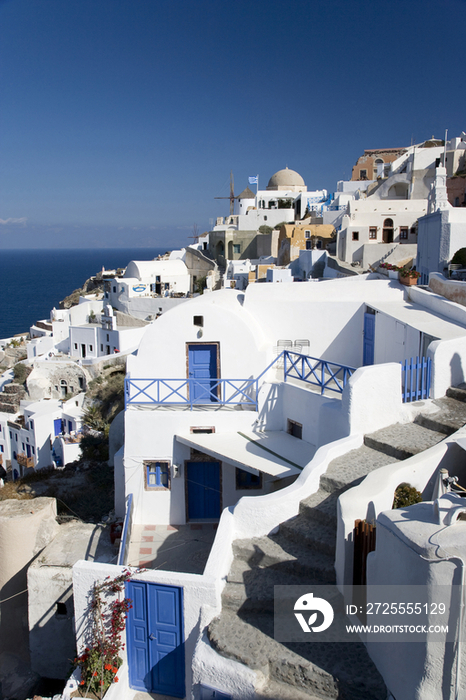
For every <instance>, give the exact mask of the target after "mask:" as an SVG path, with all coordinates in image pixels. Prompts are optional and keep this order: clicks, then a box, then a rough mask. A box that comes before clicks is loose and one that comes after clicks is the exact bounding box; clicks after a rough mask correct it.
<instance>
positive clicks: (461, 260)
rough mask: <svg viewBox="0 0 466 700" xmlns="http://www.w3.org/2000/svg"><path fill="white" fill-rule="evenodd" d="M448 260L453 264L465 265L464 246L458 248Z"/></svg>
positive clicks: (465, 251) (465, 249)
mask: <svg viewBox="0 0 466 700" xmlns="http://www.w3.org/2000/svg"><path fill="white" fill-rule="evenodd" d="M450 262H451V263H452V264H453V265H461V267H466V248H460V249H459V250H457V251H456V253H455V254H454V256H453V257H452V259H451V260H450Z"/></svg>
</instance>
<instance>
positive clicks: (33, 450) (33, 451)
mask: <svg viewBox="0 0 466 700" xmlns="http://www.w3.org/2000/svg"><path fill="white" fill-rule="evenodd" d="M31 452H32V454H33V455H35V454H36V451H35V449H34V448H33V447H32V445H31Z"/></svg>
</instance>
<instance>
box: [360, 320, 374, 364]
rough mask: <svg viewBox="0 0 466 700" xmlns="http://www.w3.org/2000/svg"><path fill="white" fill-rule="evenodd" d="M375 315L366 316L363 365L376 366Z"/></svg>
mask: <svg viewBox="0 0 466 700" xmlns="http://www.w3.org/2000/svg"><path fill="white" fill-rule="evenodd" d="M374 342H375V314H368V313H365V314H364V347H363V356H362V364H363V365H364V366H366V365H373V364H374Z"/></svg>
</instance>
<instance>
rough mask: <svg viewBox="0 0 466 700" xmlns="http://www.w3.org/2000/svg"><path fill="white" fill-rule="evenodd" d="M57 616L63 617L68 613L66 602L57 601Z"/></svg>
mask: <svg viewBox="0 0 466 700" xmlns="http://www.w3.org/2000/svg"><path fill="white" fill-rule="evenodd" d="M55 615H56V617H61V616H64V615H66V603H57V609H56V611H55Z"/></svg>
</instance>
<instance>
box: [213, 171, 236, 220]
mask: <svg viewBox="0 0 466 700" xmlns="http://www.w3.org/2000/svg"><path fill="white" fill-rule="evenodd" d="M214 199H229V200H230V216H231V215H232V214H233V211H234V207H235V185H234V181H233V171H232V170H230V196H229V197H214Z"/></svg>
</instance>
